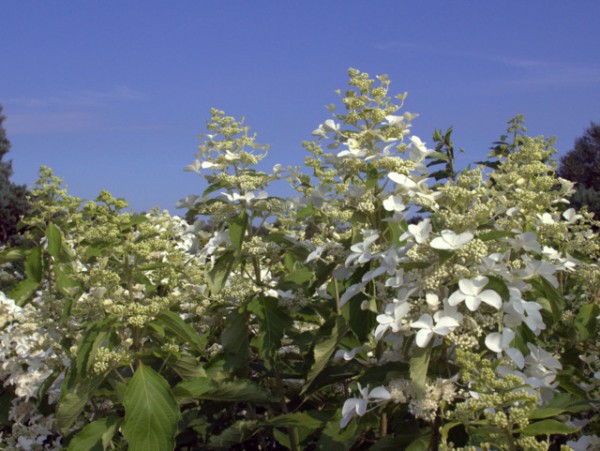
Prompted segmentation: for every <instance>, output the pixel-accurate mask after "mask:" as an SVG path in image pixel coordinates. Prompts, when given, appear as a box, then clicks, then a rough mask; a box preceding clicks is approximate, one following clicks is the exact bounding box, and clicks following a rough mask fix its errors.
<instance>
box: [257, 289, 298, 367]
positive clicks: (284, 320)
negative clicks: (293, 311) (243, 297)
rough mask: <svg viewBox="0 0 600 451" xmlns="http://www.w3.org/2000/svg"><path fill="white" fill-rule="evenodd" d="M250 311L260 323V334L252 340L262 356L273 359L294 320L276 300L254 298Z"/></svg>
mask: <svg viewBox="0 0 600 451" xmlns="http://www.w3.org/2000/svg"><path fill="white" fill-rule="evenodd" d="M248 310H249V311H251V312H252V313H254V314H255V315H256V317H257V319H258V322H259V325H260V327H259V332H258V334H257V335H256V336H255V337H254V339H253V340H252V342H253V344H254V345H255V346H256V347H257V348H258V349H259V351H260V353H261V355H263V356H264V357H266V358H267V362H265V363H268V360H269V358H270V357H273V356H274V355H275V353H276V352H277V350H278V349H279V348H280V347H281V339H282V338H283V335H284V333H285V331H286V329H289V328H290V327H291V326H292V323H293V320H292V318H291V317H290V316H289V315H288V314H287V313H286V312H285V310H283V309H282V308H281V307H279V302H278V301H277V299H274V298H254V299H253V300H252V301H251V302H250V303H249V304H248Z"/></svg>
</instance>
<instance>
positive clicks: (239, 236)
mask: <svg viewBox="0 0 600 451" xmlns="http://www.w3.org/2000/svg"><path fill="white" fill-rule="evenodd" d="M246 227H248V213H246V211H245V210H244V211H243V212H241V213H240V214H239V215H238V216H236V217H235V218H234V219H233V221H230V222H229V239H230V240H231V244H233V247H235V249H236V250H237V251H238V252H239V251H241V250H242V243H243V242H244V236H245V235H246Z"/></svg>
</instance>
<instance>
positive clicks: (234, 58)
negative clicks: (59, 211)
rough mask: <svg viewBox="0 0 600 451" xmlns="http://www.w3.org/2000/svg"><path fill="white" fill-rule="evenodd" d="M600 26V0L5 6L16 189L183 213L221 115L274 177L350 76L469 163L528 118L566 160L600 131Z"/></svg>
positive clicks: (7, 105)
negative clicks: (41, 176) (41, 171)
mask: <svg viewBox="0 0 600 451" xmlns="http://www.w3.org/2000/svg"><path fill="white" fill-rule="evenodd" d="M598 17H600V2H598V1H596V0H588V1H586V0H578V1H574V2H564V1H551V0H545V1H541V0H538V1H534V0H531V1H527V2H523V1H491V0H488V1H479V2H475V1H449V0H446V1H427V0H424V1H410V2H409V1H400V0H395V1H383V0H381V1H378V0H373V1H365V0H362V1H358V0H356V1H355V0H346V1H325V0H323V1H312V0H305V1H296V2H292V1H275V0H273V1H260V0H256V1H221V2H217V1H183V0H177V1H172V2H166V1H151V0H146V1H144V2H142V1H135V2H134V1H119V2H117V1H82V2H66V1H52V2H49V1H47V2H38V1H36V2H33V1H29V0H21V1H18V2H8V1H7V2H3V4H2V26H0V103H1V104H2V105H3V106H4V114H5V115H6V116H7V120H6V121H5V123H4V126H5V128H6V129H7V132H8V136H9V139H10V140H11V142H12V150H11V152H10V154H9V157H10V158H12V160H13V167H14V171H15V174H14V176H13V180H14V181H15V182H18V183H27V184H30V183H32V182H33V181H34V180H35V179H36V176H37V171H38V168H39V167H40V166H41V165H47V166H50V167H52V168H53V169H54V171H55V173H56V174H57V175H59V176H60V177H62V178H64V179H65V182H66V184H67V185H68V187H69V191H70V193H71V194H73V195H77V196H80V197H82V198H86V199H91V198H94V197H95V196H96V195H97V194H98V192H99V191H100V190H101V189H108V190H109V191H111V192H112V193H113V194H114V195H116V196H118V197H124V198H126V199H127V200H128V201H129V202H130V205H131V206H132V207H133V208H134V209H135V210H136V211H142V210H147V209H150V208H152V207H154V206H160V207H161V208H163V209H168V210H169V211H171V212H172V213H180V214H181V213H183V211H176V210H175V203H176V202H177V200H179V199H181V198H183V197H185V196H187V195H188V194H200V193H201V192H202V190H203V187H204V185H203V184H202V180H201V179H200V178H199V177H198V176H197V175H196V174H193V173H189V172H183V167H184V166H185V165H187V164H189V163H191V162H192V161H193V160H194V153H195V152H196V148H197V146H198V144H199V141H198V136H197V135H198V134H199V133H202V132H203V131H204V125H205V122H206V119H208V117H209V110H210V108H211V107H213V106H214V107H217V108H220V109H223V110H225V112H226V113H227V114H229V115H233V116H245V117H246V123H247V124H248V125H250V126H251V128H252V130H254V131H255V132H256V133H257V135H258V136H257V140H258V142H260V143H265V144H266V143H268V144H271V146H272V147H271V151H270V153H269V157H268V159H267V160H266V161H265V168H267V167H271V166H272V165H274V164H275V163H283V164H292V165H299V164H301V163H302V161H303V159H304V156H305V152H304V150H303V149H302V147H301V142H302V141H303V140H306V139H310V138H311V136H310V133H311V131H312V130H314V129H315V128H316V127H317V126H318V124H319V123H321V122H323V121H324V120H325V119H328V118H329V117H330V116H329V112H328V111H327V110H326V109H325V108H324V105H326V104H329V103H332V102H335V101H336V100H337V96H336V94H335V93H334V91H335V90H336V89H338V88H342V89H343V88H344V87H345V85H346V81H347V75H346V73H347V69H348V68H349V67H356V68H358V69H360V70H362V71H365V72H368V73H369V74H371V75H377V74H383V73H385V74H388V75H389V76H390V78H391V80H392V91H393V92H394V93H397V92H398V93H399V92H404V91H408V93H409V96H408V98H407V100H406V103H405V109H406V110H408V111H410V112H414V113H419V115H420V116H419V118H417V119H416V120H415V121H414V123H413V124H414V125H413V133H414V134H416V135H418V136H420V137H421V138H422V139H423V140H424V141H425V142H427V143H431V134H432V133H433V130H434V129H435V128H442V129H446V128H447V127H449V126H453V127H454V130H455V132H454V141H455V144H456V146H457V147H462V148H464V149H465V153H464V154H461V155H460V157H459V158H460V160H459V163H460V164H461V165H463V166H464V165H466V164H468V163H469V162H473V161H476V160H479V159H482V158H483V157H484V156H485V154H486V153H487V152H488V149H489V147H490V145H491V143H492V142H493V141H495V140H496V139H497V138H498V136H499V135H500V134H502V133H503V132H504V131H505V129H506V121H507V120H508V119H510V118H511V117H514V116H515V115H516V114H519V113H521V114H524V115H525V119H526V122H527V126H528V131H529V133H530V134H532V135H545V136H556V137H557V144H556V147H557V148H558V149H559V151H560V152H561V153H564V152H566V151H568V150H569V149H571V148H572V146H573V141H574V140H575V138H576V137H578V136H580V135H581V134H582V133H583V131H584V129H585V128H586V127H587V126H588V125H589V124H590V122H591V121H595V122H598V121H600V59H599V58H598V54H599V53H598V52H599V51H598V48H599V46H600V28H599V27H598V25H597V18H598Z"/></svg>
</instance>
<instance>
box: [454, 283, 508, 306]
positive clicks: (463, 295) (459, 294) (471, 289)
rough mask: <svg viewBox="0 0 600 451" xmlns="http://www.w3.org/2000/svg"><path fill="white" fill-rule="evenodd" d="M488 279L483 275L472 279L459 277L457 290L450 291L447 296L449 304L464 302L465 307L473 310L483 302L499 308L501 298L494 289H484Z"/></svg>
mask: <svg viewBox="0 0 600 451" xmlns="http://www.w3.org/2000/svg"><path fill="white" fill-rule="evenodd" d="M488 282H489V279H488V278H487V277H485V276H477V277H474V278H473V279H460V280H459V281H458V291H455V292H454V293H452V295H451V296H450V298H448V303H449V304H450V305H451V306H455V305H458V304H460V303H461V302H463V301H464V302H465V304H466V306H467V308H468V309H469V310H471V311H472V312H474V311H475V310H477V309H478V308H479V304H481V302H485V303H486V304H488V305H491V306H492V307H494V308H496V309H499V308H500V307H502V298H501V297H500V295H499V294H498V293H496V292H495V291H494V290H484V289H483V288H484V287H485V286H486V285H487V284H488Z"/></svg>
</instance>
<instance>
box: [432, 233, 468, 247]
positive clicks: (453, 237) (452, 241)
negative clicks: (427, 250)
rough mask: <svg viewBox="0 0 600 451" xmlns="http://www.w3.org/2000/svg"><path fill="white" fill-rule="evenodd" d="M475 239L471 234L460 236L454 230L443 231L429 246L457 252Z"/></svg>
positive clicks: (461, 234) (460, 234)
mask: <svg viewBox="0 0 600 451" xmlns="http://www.w3.org/2000/svg"><path fill="white" fill-rule="evenodd" d="M472 239H473V234H472V233H471V232H463V233H459V234H458V235H457V234H456V233H455V232H453V231H452V230H442V232H441V236H439V237H437V238H434V239H433V240H431V243H429V245H430V246H431V247H432V248H434V249H442V250H452V251H456V250H458V249H460V248H461V247H463V246H464V245H465V244H467V243H468V242H469V241H471V240H472Z"/></svg>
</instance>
